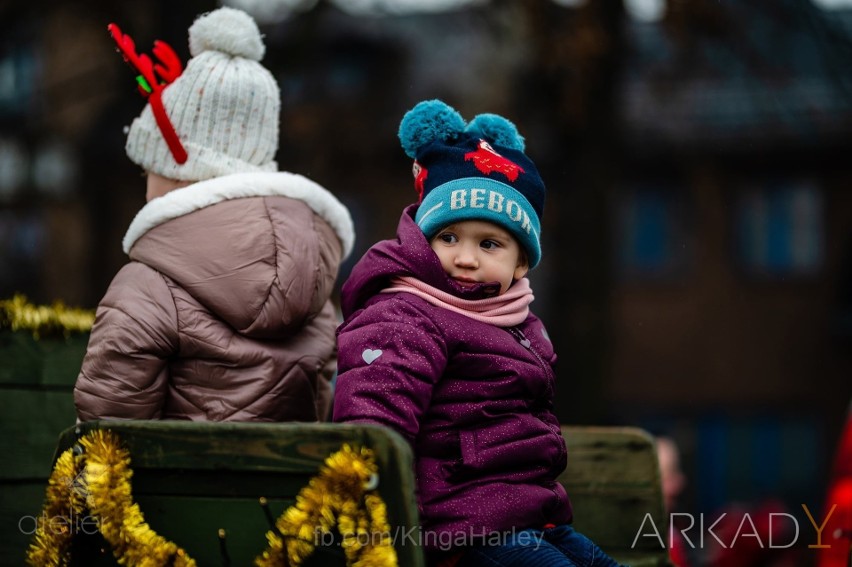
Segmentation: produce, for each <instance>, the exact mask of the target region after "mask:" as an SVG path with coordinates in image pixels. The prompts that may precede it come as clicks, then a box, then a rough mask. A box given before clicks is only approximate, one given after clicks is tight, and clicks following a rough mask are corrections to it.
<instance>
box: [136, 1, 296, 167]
mask: <svg viewBox="0 0 852 567" xmlns="http://www.w3.org/2000/svg"><path fill="white" fill-rule="evenodd" d="M265 50H266V48H265V47H264V45H263V40H262V38H261V35H260V30H258V28H257V24H256V23H255V22H254V20H253V19H252V18H251V16H249V15H248V14H246V13H245V12H242V11H240V10H236V9H233V8H219V9H218V10H215V11H213V12H209V13H207V14H204V15H202V16H200V17H199V18H198V19H196V20H195V22H194V23H193V24H192V26H191V27H190V28H189V51H190V53H191V54H192V58H191V59H190V60H189V61H188V62H187V65H186V69H185V70H184V71H183V73H182V74H181V75H180V76H179V77H178V78H177V79H176V80H175V81H174V82H173V83H172V84H170V85H169V86H167V87H166V88H165V89H164V90H163V105H164V107H165V109H166V114H167V115H168V117H169V119H170V120H171V122H172V124H173V125H174V128H175V131H176V132H177V135H178V138H180V141H181V143H182V144H183V147H184V148H185V149H186V152H187V154H188V158H187V160H186V162H185V163H184V164H178V163H177V162H176V161H175V158H174V157H173V156H172V154H171V152H170V151H169V148H168V146H167V145H166V141H165V139H164V138H163V135H162V133H161V132H160V129H159V128H158V127H157V123H156V121H155V119H154V114H153V112H152V111H151V106H150V105H146V106H145V109H144V110H143V111H142V114H140V115H139V117H138V118H136V119H135V120H134V121H133V124H132V125H131V127H130V132H129V133H128V135H127V145H126V151H127V156H128V157H129V158H130V159H131V160H132V161H133V162H134V163H136V164H138V165H140V166H141V167H142V168H143V169H145V170H146V171H149V172H153V173H156V174H158V175H162V176H163V177H167V178H169V179H177V180H181V181H203V180H205V179H211V178H213V177H219V176H222V175H227V174H230V173H245V172H253V171H276V170H277V169H278V164H277V163H275V161H274V158H275V152H276V151H277V150H278V119H279V112H280V109H281V99H280V92H279V90H278V84H277V83H276V81H275V78H274V77H273V76H272V74H271V73H270V72H269V71H267V70H266V68H265V67H263V66H262V65H261V64H260V63H259V61H260V60H261V59H262V58H263V54H264V52H265Z"/></svg>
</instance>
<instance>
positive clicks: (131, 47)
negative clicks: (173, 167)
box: [107, 24, 187, 164]
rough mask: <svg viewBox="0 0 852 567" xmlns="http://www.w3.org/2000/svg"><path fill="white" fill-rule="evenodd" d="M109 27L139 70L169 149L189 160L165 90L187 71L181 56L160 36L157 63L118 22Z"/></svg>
mask: <svg viewBox="0 0 852 567" xmlns="http://www.w3.org/2000/svg"><path fill="white" fill-rule="evenodd" d="M107 29H108V30H109V33H110V35H111V36H112V38H113V40H115V43H116V45H117V46H118V50H119V51H120V52H121V55H122V57H124V60H125V61H126V62H127V63H129V64H130V65H131V66H132V67H133V68H135V69H136V70H137V71H139V73H140V75H138V76H137V77H136V82H137V83H138V86H139V92H140V93H141V94H142V96H143V97H145V98H147V99H148V103H149V104H150V105H151V110H152V111H153V113H154V119H155V120H156V122H157V126H158V127H159V128H160V132H162V134H163V138H164V139H165V140H166V144H167V145H168V147H169V151H171V153H172V156H174V158H175V161H176V162H177V163H179V164H183V163H185V162H186V159H187V154H186V150H185V149H184V147H183V144H181V142H180V138H178V135H177V132H175V127H174V126H173V125H172V121H171V120H169V116H168V114H166V109H165V107H164V106H163V90H164V89H165V88H166V87H167V86H168V85H170V84H171V83H172V81H174V80H175V79H177V78H178V77H179V76H180V74H181V73H182V72H183V67H182V66H181V63H180V59H179V58H178V56H177V54H176V53H175V51H174V49H172V48H171V46H170V45H169V44H167V43H166V42H164V41H160V40H156V41H154V48H153V50H152V51H151V52H152V53H153V54H154V57H155V58H156V59H157V63H154V62H153V61H152V60H151V58H150V57H148V56H147V55H145V54H144V53H143V54H141V55H139V54H138V53H136V44H135V43H134V42H133V38H131V37H130V36H129V35H127V34H125V33H122V31H121V30H120V29H119V27H118V26H117V25H116V24H109V25H108V26H107Z"/></svg>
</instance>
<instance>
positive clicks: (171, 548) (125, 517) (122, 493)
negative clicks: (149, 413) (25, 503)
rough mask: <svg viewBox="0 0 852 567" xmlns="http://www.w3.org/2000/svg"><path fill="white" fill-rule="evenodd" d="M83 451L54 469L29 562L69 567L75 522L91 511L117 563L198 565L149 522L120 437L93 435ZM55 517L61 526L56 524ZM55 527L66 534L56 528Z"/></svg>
mask: <svg viewBox="0 0 852 567" xmlns="http://www.w3.org/2000/svg"><path fill="white" fill-rule="evenodd" d="M79 446H80V448H81V449H82V451H80V450H77V451H76V452H77V453H79V454H76V455H75V449H74V448H71V449H68V450H67V451H65V452H63V453H62V455H60V457H59V459H58V460H57V462H56V465H55V466H54V469H53V473H51V475H50V480H48V489H47V494H46V496H45V505H44V512H43V513H42V515H41V517H40V518H39V523H38V526H37V528H36V533H35V538H34V541H33V543H32V544H31V545H30V548H29V550H28V552H27V563H28V564H29V565H33V566H43V565H49V566H54V565H56V566H58V565H68V563H69V560H70V548H71V540H72V539H73V537H74V533H73V531H74V529H75V528H76V526H75V524H74V523H73V522H72V521H71V519H72V518H75V517H76V518H81V517H83V516H84V515H85V514H86V510H88V514H89V516H87V518H91V519H92V520H93V521H94V523H96V524H97V526H98V530H99V531H100V532H101V535H103V537H104V539H105V540H106V541H107V543H109V545H110V547H112V550H113V555H114V556H115V558H116V560H118V563H119V564H121V565H132V566H137V565H139V566H151V567H154V566H157V565H174V566H176V567H191V566H194V565H195V561H194V560H193V559H192V558H191V557H189V556H188V555H187V554H186V552H185V551H184V550H183V549H181V548H180V547H178V546H177V545H175V544H174V543H172V542H170V541H168V540H166V539H165V538H163V537H162V536H160V535H158V534H157V533H156V532H155V531H154V530H152V529H151V528H150V527H149V526H148V524H146V523H145V518H144V516H143V515H142V511H141V510H140V509H139V505H138V504H136V503H134V502H133V495H132V493H131V489H130V478H131V477H132V476H133V471H132V470H131V469H130V456H129V454H128V453H127V451H126V450H125V449H123V448H122V447H121V446H120V443H119V441H118V438H117V436H116V435H115V434H114V433H112V432H110V431H102V430H97V431H93V432H91V433H89V434H88V435H86V436H85V437H83V438H82V439H80V441H79ZM57 518H59V519H60V520H61V521H59V522H55V521H54V520H56V519H57ZM66 520H67V521H66ZM57 523H59V524H60V526H61V527H62V529H56V527H55V526H56V524H57ZM66 523H68V524H70V526H66V525H65V524H66Z"/></svg>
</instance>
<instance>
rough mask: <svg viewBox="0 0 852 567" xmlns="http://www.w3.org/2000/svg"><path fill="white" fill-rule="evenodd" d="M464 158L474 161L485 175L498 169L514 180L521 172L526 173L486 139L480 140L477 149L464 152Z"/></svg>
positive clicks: (510, 179)
mask: <svg viewBox="0 0 852 567" xmlns="http://www.w3.org/2000/svg"><path fill="white" fill-rule="evenodd" d="M464 160H465V161H473V165H475V166H476V169H478V170H479V171H481V172H482V173H484V174H485V175H488V174H489V173H491V172H492V171H496V172H498V173H502V174H503V175H505V176H506V177H508V178H509V181H512V182H514V181H515V180H516V179H518V174H519V173H524V168H522V167H521V166H519V165H518V164H516V163H514V162H512V161H509V160H508V159H506V158H504V157H503V156H501V155H500V154H498V153H497V152H495V151H494V148H492V147H491V144H489V143H488V142H486V141H485V140H479V147H478V148H477V149H476V150H475V151H473V152H468V153H466V154H464Z"/></svg>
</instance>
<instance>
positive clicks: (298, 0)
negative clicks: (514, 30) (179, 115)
mask: <svg viewBox="0 0 852 567" xmlns="http://www.w3.org/2000/svg"><path fill="white" fill-rule="evenodd" d="M333 1H334V3H335V4H336V5H337V6H338V7H340V8H341V9H343V10H346V11H347V12H350V13H356V14H404V13H411V12H435V11H441V10H448V9H453V8H460V7H465V6H471V5H475V4H484V3H486V2H488V0H333ZM719 1H722V0H719ZM811 1H812V2H814V3H815V4H816V5H818V6H820V7H822V8H825V9H839V8H852V0H811ZM316 2H317V0H223V2H222V3H223V4H226V5H228V6H234V7H236V8H242V9H243V10H245V11H246V12H249V13H250V14H252V15H253V16H254V17H255V18H257V19H258V20H260V21H273V20H281V19H283V18H286V17H287V16H288V15H289V14H290V13H292V12H294V11H300V10H306V9H310V8H312V7H313V6H314V5H315V4H316ZM553 2H555V3H557V4H561V5H563V6H579V5H581V4H583V3H584V2H586V0H553ZM624 5H625V7H626V9H627V11H628V13H629V14H631V15H632V16H633V17H634V18H636V19H638V20H641V21H649V22H653V21H656V20H659V19H660V18H661V17H662V15H663V9H664V7H665V0H624Z"/></svg>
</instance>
